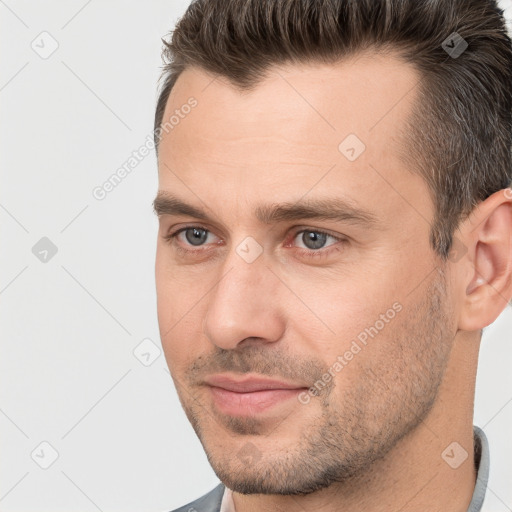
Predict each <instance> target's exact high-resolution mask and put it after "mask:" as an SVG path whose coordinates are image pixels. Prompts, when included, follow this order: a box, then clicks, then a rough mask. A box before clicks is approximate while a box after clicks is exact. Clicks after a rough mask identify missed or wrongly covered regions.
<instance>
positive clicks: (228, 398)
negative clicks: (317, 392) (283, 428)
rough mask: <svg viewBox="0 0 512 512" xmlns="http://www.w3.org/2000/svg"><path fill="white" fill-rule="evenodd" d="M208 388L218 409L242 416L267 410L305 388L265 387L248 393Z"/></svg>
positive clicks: (296, 394)
mask: <svg viewBox="0 0 512 512" xmlns="http://www.w3.org/2000/svg"><path fill="white" fill-rule="evenodd" d="M209 389H210V391H211V393H212V396H213V400H214V402H215V405H216V406H217V407H218V408H219V410H220V411H222V412H223V413H224V414H228V415H231V416H244V415H252V414H257V413H261V412H264V411H267V410H269V409H271V408H273V407H275V406H277V405H279V404H282V403H284V402H286V401H289V400H290V399H292V398H297V396H298V395H299V393H301V392H302V391H304V389H305V388H299V389H265V390H262V391H252V392H249V393H237V392H236V391H228V390H227V389H224V388H218V387H215V386H209Z"/></svg>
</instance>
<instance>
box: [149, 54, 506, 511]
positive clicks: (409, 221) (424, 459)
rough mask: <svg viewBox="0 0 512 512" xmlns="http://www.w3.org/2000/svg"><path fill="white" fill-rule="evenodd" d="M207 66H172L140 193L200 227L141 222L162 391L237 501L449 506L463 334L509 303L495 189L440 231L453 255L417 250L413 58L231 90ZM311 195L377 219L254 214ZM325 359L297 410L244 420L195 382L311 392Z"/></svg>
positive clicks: (471, 354) (419, 190)
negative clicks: (405, 130) (179, 205)
mask: <svg viewBox="0 0 512 512" xmlns="http://www.w3.org/2000/svg"><path fill="white" fill-rule="evenodd" d="M214 78H215V77H212V76H210V75H208V74H206V73H205V72H204V71H202V70H199V69H193V68H191V69H188V70H186V71H185V72H184V73H183V74H182V75H181V76H180V78H179V79H178V81H177V83H176V85H175V88H174V89H173V91H172V93H171V96H170V98H169V101H168V104H167V108H166V113H165V115H164V119H168V118H169V117H170V116H171V115H172V113H173V112H174V111H175V110H176V109H179V108H180V107H181V106H182V105H184V104H185V103H187V100H188V99H189V98H190V97H191V96H193V97H194V98H195V99H196V100H197V106H196V107H195V108H194V109H193V110H192V112H191V113H190V114H188V115H187V116H186V117H185V118H184V119H182V120H181V121H180V123H179V124H178V125H177V126H175V127H174V129H173V130H171V131H170V132H169V133H164V134H163V137H162V140H161V143H160V149H159V191H160V192H161V193H166V192H167V193H172V194H173V195H175V196H177V197H179V198H180V199H181V200H182V201H184V202H186V203H189V204H191V205H193V206H195V207H197V208H201V209H203V210H204V211H205V212H206V213H207V214H208V215H209V217H210V220H208V221H204V220H199V219H197V218H195V217H194V216H190V215H182V214H180V215H169V214H162V215H160V216H159V226H160V229H159V236H158V242H157V255H156V284H157V298H158V320H159V325H160V335H161V340H162V345H163V348H164V351H165V356H166V359H167V363H168V366H169V369H170V372H171V375H172V378H173V380H174V383H175V385H176V389H177V392H178V395H179V398H180V401H181V404H182V406H183V408H184V410H185V413H186V414H187V417H188V419H189V420H190V422H191V424H192V426H193V428H194V430H195V431H196V433H197V435H198V437H199V439H200V441H201V443H202V444H203V447H204V449H205V451H206V454H207V456H208V460H209V461H210V463H211V465H212V467H213V469H214V471H215V472H216V473H217V475H218V476H219V478H220V479H221V480H222V481H223V482H224V483H225V484H226V485H227V486H228V487H229V488H231V489H232V490H233V491H235V492H234V494H233V499H234V503H235V506H236V510H237V512H251V511H257V510H258V511H261V510H269V511H270V510H272V511H276V510H278V511H279V510H282V511H285V510H286V511H292V512H293V511H302V510H316V511H325V512H327V511H335V510H343V511H345V512H351V511H356V510H361V509H362V507H364V510H368V511H374V510H375V511H377V510H378V511H379V512H383V511H396V510H401V509H402V508H401V507H405V508H404V510H408V511H420V510H421V511H424V510H429V511H441V510H443V511H447V510H453V511H465V510H466V509H467V506H468V504H469V501H470V499H471V495H472V493H473V487H474V480H475V471H474V468H473V464H472V455H473V445H472V415H473V399H474V385H475V375H476V366H477V358H478V349H479V344H480V334H481V332H480V329H482V328H483V327H484V326H486V325H489V324H490V323H491V322H492V321H494V319H495V318H496V317H497V316H498V315H499V313H500V312H501V311H502V310H503V309H504V307H505V306H506V304H507V300H510V297H511V296H512V278H511V266H512V264H511V260H512V258H511V252H512V251H511V245H512V242H511V239H512V235H511V233H512V231H511V225H512V222H511V220H512V207H511V202H512V194H506V193H505V192H504V191H499V192H496V193H495V194H493V195H492V196H491V197H489V198H488V199H487V200H486V201H484V202H482V203H480V204H479V205H478V207H477V208H476V209H475V210H474V212H473V214H472V215H471V216H470V217H469V218H468V219H466V220H465V221H464V222H463V223H462V224H461V226H460V229H459V230H458V231H457V233H456V236H457V238H458V240H459V241H460V243H461V244H462V245H461V247H463V250H462V251H459V252H458V253H457V254H455V255H454V256H453V257H452V258H451V259H450V260H449V261H447V262H445V263H444V262H442V261H441V260H440V259H439V258H437V256H436V255H435V253H434V252H433V251H432V249H431V248H430V246H429V243H428V235H429V230H430V223H431V222H432V219H433V214H434V210H433V203H432V201H431V198H430V195H429V191H428V188H427V185H426V184H425V182H424V181H423V180H422V179H421V178H420V177H419V176H418V175H416V174H415V173H413V172H411V170H410V169H408V168H406V167H405V165H404V163H402V162H401V160H400V158H399V156H398V155H399V151H398V149H399V146H398V144H399V140H400V139H399V134H400V127H401V126H403V125H404V122H405V119H406V116H407V115H408V113H409V112H410V111H411V106H412V105H413V102H414V101H415V88H416V84H417V82H418V79H419V75H418V74H417V73H416V71H415V70H414V69H413V68H411V67H410V66H409V65H407V64H405V63H403V62H401V61H400V60H398V59H397V58H395V57H394V56H392V55H386V56H383V55H372V54H370V55H364V56H363V55H359V56H358V57H357V58H352V59H349V60H345V61H342V62H340V63H337V64H335V65H320V64H311V65H308V66H306V65H301V66H298V65H293V66H292V65H288V66H279V67H276V68H273V69H272V70H270V71H269V74H268V76H267V78H266V79H265V80H264V81H263V82H262V83H261V84H259V85H258V86H257V87H256V88H255V89H254V90H252V91H251V92H245V93H241V92H239V91H237V90H236V89H235V88H234V87H233V86H232V85H231V84H229V83H228V82H227V81H226V80H224V79H220V78H218V77H217V78H216V79H214ZM349 134H356V135H357V137H358V138H359V139H360V140H361V141H363V143H364V144H365V146H366V149H365V150H364V151H363V152H362V153H361V154H360V156H359V157H358V158H357V159H356V160H354V161H350V160H348V159H347V158H346V157H345V156H344V155H343V154H342V153H341V152H340V150H339V148H338V146H339V144H340V143H341V142H342V141H343V140H344V139H345V138H346V137H347V135H349ZM321 198H343V199H345V200H347V201H349V202H350V203H351V204H353V205H355V206H356V207H360V208H365V209H366V210H369V211H370V212H372V213H373V214H374V215H375V216H376V217H377V218H378V225H375V226H363V225H358V224H355V223H350V222H347V221H333V220H321V219H311V220H308V219H302V220H299V221H295V220H294V221H281V222H278V223H274V224H272V225H268V224H264V223H261V222H260V221H259V220H258V219H257V218H256V216H255V214H254V213H255V212H254V211H255V209H256V207H257V206H259V205H263V204H269V203H273V204H280V203H285V202H291V203H295V202H297V201H299V200H314V199H321ZM185 227H191V228H193V227H196V228H199V229H205V230H207V233H208V234H207V238H206V239H205V241H204V243H203V244H202V245H200V246H195V245H193V244H191V243H190V240H192V237H191V236H189V240H188V239H187V237H186V236H185V232H182V233H181V234H180V235H178V236H177V237H175V238H172V239H170V240H166V239H165V237H166V235H169V234H172V233H174V232H176V231H178V230H179V229H182V228H185ZM318 230H320V231H321V232H327V233H328V234H329V235H332V236H329V237H327V238H326V241H325V244H324V245H323V246H322V247H321V248H314V249H311V247H312V245H311V242H310V243H309V245H305V241H304V237H303V234H304V231H306V232H307V233H309V232H310V231H313V232H315V233H316V232H317V231H318ZM190 231H191V230H189V233H190ZM246 237H252V238H253V239H254V240H255V241H256V242H257V243H258V244H259V246H260V247H261V249H262V254H261V255H260V256H259V257H258V258H256V259H255V260H254V261H253V262H251V263H248V262H247V261H246V260H245V259H244V258H242V257H241V256H240V253H239V252H237V247H239V246H240V244H241V243H242V242H243V241H244V240H245V239H246ZM332 237H337V238H332ZM342 239H343V240H344V241H339V240H342ZM306 242H307V241H306ZM242 247H243V244H242ZM179 248H182V249H186V250H189V251H190V252H189V253H183V252H180V251H179ZM251 250H253V249H251ZM308 254H309V256H308ZM397 304H398V305H399V306H397ZM393 305H395V310H393ZM398 307H400V311H396V309H398ZM390 309H391V310H393V311H394V315H393V317H392V318H391V319H390V318H389V316H391V314H390V313H386V312H389V311H390ZM382 315H384V317H385V318H384V319H383V316H382ZM386 315H388V316H386ZM379 319H380V320H381V323H380V324H378V325H379V326H380V325H381V324H382V325H383V327H382V328H378V329H377V330H378V333H377V334H375V335H374V336H373V337H369V338H368V339H367V343H366V344H365V345H364V344H362V343H360V342H359V343H358V345H359V347H360V350H359V351H357V349H354V345H353V342H354V340H357V339H358V338H357V337H358V335H360V334H361V332H363V331H365V329H368V328H369V327H370V326H375V325H377V324H376V322H377V321H378V320H379ZM384 320H387V321H384ZM351 347H352V348H353V352H356V351H357V352H356V353H353V356H352V357H350V356H348V357H345V354H346V353H347V351H349V352H350V350H351ZM339 356H341V357H343V358H344V359H343V361H344V363H343V364H342V369H341V370H339V371H333V365H334V364H335V362H336V361H340V360H339V358H338V357H339ZM329 368H330V369H331V372H332V375H331V377H332V378H331V379H330V380H329V382H328V383H327V385H326V386H325V387H324V388H323V389H322V390H321V391H319V392H318V393H317V395H314V394H307V396H309V401H308V403H302V402H301V401H300V400H288V401H285V402H283V403H282V404H280V405H278V406H277V407H274V408H272V409H270V410H268V411H265V412H263V413H254V414H253V415H251V416H250V417H238V416H233V415H226V414H223V413H222V412H221V411H220V410H219V409H218V408H217V407H216V406H215V404H214V401H213V400H212V395H211V393H210V390H209V389H208V387H207V386H205V385H204V382H203V379H204V378H205V377H207V376H208V375H211V374H214V373H221V372H222V373H228V374H230V375H233V376H242V375H247V374H251V375H254V376H258V375H260V376H271V377H274V378H283V379H286V380H288V381H292V382H295V383H297V384H300V385H301V386H304V387H305V388H310V387H311V386H313V385H314V383H315V382H317V381H318V379H321V378H322V375H324V374H325V373H326V372H328V371H329ZM303 396H304V395H303ZM453 441H456V442H457V443H459V444H460V446H462V447H463V448H464V449H465V450H466V451H467V452H468V454H469V457H468V459H467V460H466V461H465V462H463V463H462V464H461V465H460V466H459V467H458V468H457V469H456V470H454V469H452V468H451V467H450V466H449V465H448V464H447V463H446V462H445V460H443V458H442V456H441V454H442V453H443V451H444V450H445V449H446V448H447V447H448V446H449V445H450V443H452V442H453ZM455 490H456V492H455Z"/></svg>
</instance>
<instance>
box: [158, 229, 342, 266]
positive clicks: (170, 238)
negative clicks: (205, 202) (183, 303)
mask: <svg viewBox="0 0 512 512" xmlns="http://www.w3.org/2000/svg"><path fill="white" fill-rule="evenodd" d="M194 228H195V229H201V230H204V231H206V232H207V233H211V231H210V230H209V229H207V228H205V227H203V226H198V225H196V226H185V227H183V228H180V229H178V230H177V231H174V232H173V233H169V234H168V235H164V236H163V238H164V240H165V241H166V243H168V244H170V245H174V246H175V248H176V250H177V251H178V253H179V254H181V255H182V256H188V255H191V254H194V253H196V254H197V253H202V252H206V251H208V249H198V250H189V249H184V248H183V247H181V246H180V245H177V244H174V239H175V238H177V236H178V235H179V234H180V233H181V232H183V231H186V230H187V229H194ZM304 232H310V233H317V234H320V235H326V236H328V237H330V238H333V239H334V240H336V241H337V242H341V244H340V243H336V244H332V245H330V246H328V247H327V248H320V249H317V250H314V249H303V248H302V247H299V248H296V249H295V250H296V252H298V253H299V255H300V256H304V257H306V258H311V259H313V258H315V259H322V258H324V257H327V256H330V255H331V253H333V252H339V251H341V250H342V248H341V247H340V245H341V246H344V245H345V243H346V242H347V240H346V239H344V238H339V237H336V236H334V235H331V234H330V233H327V232H326V231H322V230H319V229H300V230H297V231H296V232H295V233H294V234H293V236H292V242H293V240H295V238H296V237H297V235H298V234H299V233H304Z"/></svg>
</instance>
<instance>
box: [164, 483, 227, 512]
mask: <svg viewBox="0 0 512 512" xmlns="http://www.w3.org/2000/svg"><path fill="white" fill-rule="evenodd" d="M224 489H225V487H224V485H223V484H222V483H220V484H219V485H218V486H217V487H215V489H212V490H211V491H210V492H208V493H206V494H205V495H204V496H201V497H200V498H199V499H197V500H195V501H192V502H190V503H188V504H187V505H184V506H183V507H180V508H177V509H175V510H173V511H172V512H219V511H220V504H221V502H222V496H223V494H224Z"/></svg>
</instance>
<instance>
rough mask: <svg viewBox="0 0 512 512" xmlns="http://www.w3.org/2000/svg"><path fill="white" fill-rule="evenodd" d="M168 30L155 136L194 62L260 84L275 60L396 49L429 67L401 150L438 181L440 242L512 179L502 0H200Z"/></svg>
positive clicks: (510, 81) (436, 232)
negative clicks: (176, 88) (173, 93)
mask: <svg viewBox="0 0 512 512" xmlns="http://www.w3.org/2000/svg"><path fill="white" fill-rule="evenodd" d="M171 34H172V37H171V38H170V42H166V41H163V42H164V51H163V57H164V63H165V66H164V72H163V75H162V79H163V86H162V89H161V92H160V95H159V98H158V103H157V107H156V113H155V126H154V128H155V145H156V147H158V141H159V138H160V137H159V134H160V133H161V129H160V126H161V123H162V117H163V114H164V110H165V106H166V103H167V100H168V98H169V94H170V92H171V89H172V88H173V86H174V84H175V83H176V80H177V79H178V77H179V76H180V74H181V73H182V72H183V71H184V70H185V69H186V68H188V67H190V66H196V67H199V68H201V69H203V70H205V71H206V72H209V73H211V74H213V75H214V76H215V75H217V76H222V77H225V78H227V79H228V80H229V81H230V83H232V84H233V85H234V86H235V87H238V88H239V90H251V89H253V88H254V87H255V86H257V85H258V83H260V82H261V81H262V80H263V79H264V78H265V76H266V73H267V72H268V70H269V69H270V67H271V66H274V65H279V64H285V63H301V62H303V63H306V62H315V61H318V62H324V63H334V62H337V61H339V60H341V59H342V58H343V57H345V56H349V55H354V54H356V53H357V52H361V51H364V50H367V49H370V50H375V51H389V50H394V51H396V52H398V54H399V56H400V57H401V58H402V59H404V61H405V62H407V63H409V64H411V65H412V66H414V68H415V69H416V70H418V71H419V73H420V76H421V80H420V83H419V85H418V94H419V96H418V97H419V100H418V101H417V102H415V105H414V108H413V112H412V114H411V116H410V118H409V119H408V121H407V123H406V124H407V126H405V127H403V131H402V136H403V137H402V145H401V147H402V149H403V151H402V152H401V157H402V158H403V160H404V162H406V164H407V165H408V166H410V168H411V170H414V171H416V172H418V173H419V174H420V175H421V176H422V177H423V179H424V180H425V181H426V183H427V185H428V187H429V190H430V193H431V196H432V201H433V203H434V205H435V216H434V221H433V224H432V226H431V231H430V244H431V246H432V248H433V250H435V251H436V252H437V253H438V254H439V255H440V256H441V257H442V258H444V259H446V258H448V255H449V252H450V249H451V248H452V244H453V233H454V230H455V229H456V228H457V226H458V225H459V222H460V221H461V220H462V219H464V218H465V217H467V216H468V215H469V213H470V212H471V211H472V210H473V208H474V207H475V206H476V205H477V203H479V202H480V201H482V200H484V199H486V198H487V197H489V196H490V195H491V194H493V193H494V192H496V191H498V190H501V189H503V188H506V187H508V186H510V184H511V183H512V155H511V151H512V44H511V40H510V37H509V36H508V34H507V29H506V23H505V19H504V16H503V10H502V9H500V8H499V7H498V5H497V2H496V1H495V0H195V1H193V2H192V3H191V4H190V6H189V7H188V9H187V11H186V12H185V14H184V16H183V17H182V18H181V19H180V20H179V22H178V23H177V25H176V27H175V30H174V31H172V32H171ZM461 38H462V39H461ZM455 43H457V45H456V44H455ZM459 43H460V44H459ZM466 44H467V48H466V49H465V50H464V51H463V52H462V53H461V54H460V55H456V54H454V53H450V48H459V49H460V48H464V46H465V45H466Z"/></svg>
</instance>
